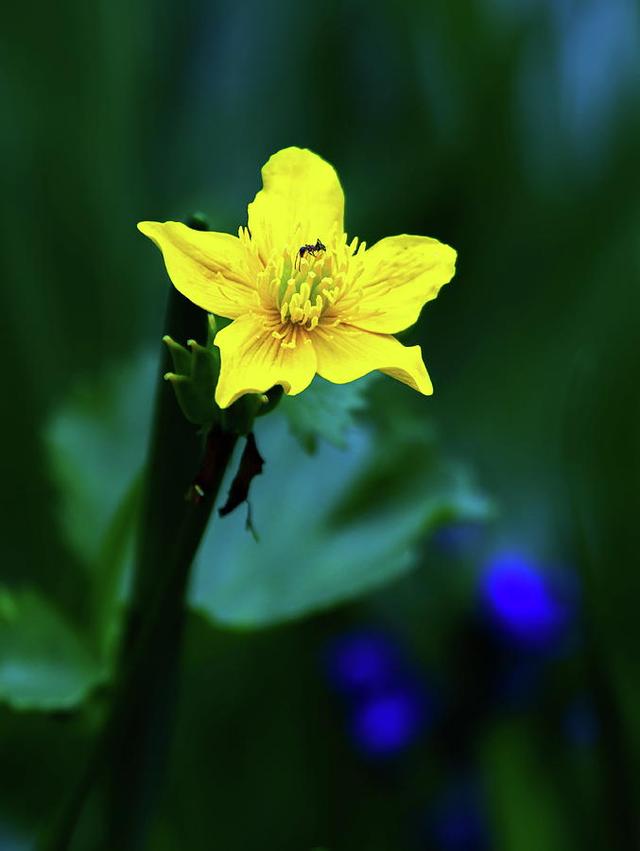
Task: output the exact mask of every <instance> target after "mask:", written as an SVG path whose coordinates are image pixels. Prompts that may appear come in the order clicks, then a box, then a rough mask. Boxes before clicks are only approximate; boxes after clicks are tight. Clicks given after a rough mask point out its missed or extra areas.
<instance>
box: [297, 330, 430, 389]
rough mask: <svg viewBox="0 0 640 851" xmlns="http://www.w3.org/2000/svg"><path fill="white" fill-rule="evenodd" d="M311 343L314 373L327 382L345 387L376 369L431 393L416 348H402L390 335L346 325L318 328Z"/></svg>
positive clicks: (418, 348)
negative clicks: (315, 369)
mask: <svg viewBox="0 0 640 851" xmlns="http://www.w3.org/2000/svg"><path fill="white" fill-rule="evenodd" d="M312 341H313V347H314V349H315V350H316V356H317V358H318V366H317V369H318V374H319V375H321V376H322V377H323V378H326V379H327V380H328V381H333V382H334V383H335V384H346V383H347V381H355V379H356V378H361V377H362V376H363V375H366V374H367V373H369V372H373V370H375V369H379V370H380V371H381V372H384V373H386V374H387V375H390V376H391V377H392V378H396V379H397V380H398V381H402V382H403V383H404V384H408V385H409V387H413V389H414V390H418V392H420V393H424V394H425V395H426V396H428V395H430V394H431V393H433V387H432V385H431V381H430V379H429V375H428V374H427V370H426V367H425V365H424V362H423V360H422V351H421V349H420V346H403V345H402V343H399V342H398V341H397V340H396V339H395V337H392V336H391V335H390V334H372V333H371V332H370V331H363V330H361V329H360V328H354V327H352V326H350V325H338V326H336V327H332V328H330V329H328V328H326V327H324V328H323V327H322V326H318V327H317V328H315V329H314V331H313V334H312Z"/></svg>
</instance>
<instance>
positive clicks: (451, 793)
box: [429, 783, 489, 851]
mask: <svg viewBox="0 0 640 851" xmlns="http://www.w3.org/2000/svg"><path fill="white" fill-rule="evenodd" d="M429 834H430V839H431V843H432V844H433V846H435V847H436V848H437V849H439V851H440V849H441V851H484V849H486V848H488V847H489V842H488V828H487V819H486V816H485V813H484V810H483V808H482V805H481V800H480V795H479V794H478V791H477V790H476V788H475V787H474V786H473V785H472V784H470V783H459V784H456V785H454V786H452V787H451V788H450V789H448V790H447V792H446V793H445V794H444V795H443V796H442V797H441V799H440V800H439V801H438V802H437V803H436V804H435V806H434V808H433V810H432V812H431V814H430V817H429Z"/></svg>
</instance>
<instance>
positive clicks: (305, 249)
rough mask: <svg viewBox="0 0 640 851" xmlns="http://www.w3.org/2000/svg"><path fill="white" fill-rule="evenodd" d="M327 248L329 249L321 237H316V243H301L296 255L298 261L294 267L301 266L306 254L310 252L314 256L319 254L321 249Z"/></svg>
mask: <svg viewBox="0 0 640 851" xmlns="http://www.w3.org/2000/svg"><path fill="white" fill-rule="evenodd" d="M326 250H327V246H326V245H325V244H324V243H323V242H320V237H318V239H316V244H315V245H309V244H307V245H301V246H300V248H299V249H298V253H297V255H296V261H295V263H294V266H293V268H294V269H299V268H300V261H301V260H302V258H303V257H304V255H305V254H310V255H311V256H312V257H315V256H316V255H317V254H318V252H319V251H326Z"/></svg>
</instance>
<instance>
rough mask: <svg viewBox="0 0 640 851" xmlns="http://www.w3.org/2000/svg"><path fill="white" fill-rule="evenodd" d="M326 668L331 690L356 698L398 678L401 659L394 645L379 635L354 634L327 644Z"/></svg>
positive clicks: (364, 632) (368, 630)
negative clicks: (332, 688)
mask: <svg viewBox="0 0 640 851" xmlns="http://www.w3.org/2000/svg"><path fill="white" fill-rule="evenodd" d="M327 668H328V673H329V678H330V680H331V682H332V683H333V685H334V687H335V688H337V689H338V690H339V691H341V692H342V693H344V694H347V695H349V694H351V695H356V694H362V693H368V692H374V691H377V690H380V689H382V688H384V687H385V686H388V685H389V684H390V683H391V682H393V681H394V680H395V679H396V678H397V677H398V676H401V671H402V668H403V659H402V654H401V652H400V650H399V648H398V646H397V644H396V643H395V642H394V641H392V640H391V639H390V637H389V636H387V635H386V634H384V633H383V632H380V631H376V630H373V629H366V630H364V629H363V630H354V631H353V632H349V633H346V634H344V635H341V636H339V637H338V638H336V639H334V641H332V642H331V644H330V645H329V648H328V651H327Z"/></svg>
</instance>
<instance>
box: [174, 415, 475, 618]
mask: <svg viewBox="0 0 640 851" xmlns="http://www.w3.org/2000/svg"><path fill="white" fill-rule="evenodd" d="M261 426H262V424H261ZM257 437H258V442H259V445H260V449H261V452H262V454H263V455H264V457H265V459H266V464H265V469H264V473H263V475H262V476H261V477H260V479H257V480H256V481H255V482H254V484H253V487H252V499H251V502H252V514H253V522H254V524H255V526H256V530H257V532H258V534H259V536H260V542H259V544H256V542H255V541H254V540H253V539H252V538H251V537H250V536H249V535H247V533H246V531H245V528H244V525H245V524H244V517H243V516H242V512H237V514H236V515H232V516H230V517H228V518H225V519H224V520H216V521H215V522H214V523H213V524H212V525H211V527H210V529H209V532H208V534H207V536H206V538H205V540H204V543H203V546H202V549H201V551H200V555H199V557H198V564H197V570H196V574H195V578H194V583H193V588H192V594H191V600H192V603H193V605H194V606H195V607H197V608H199V609H201V610H203V611H204V612H206V613H207V614H209V616H210V617H212V618H213V619H215V620H216V621H219V622H222V623H226V624H229V625H233V626H242V627H259V626H266V625H269V624H272V623H277V622H279V621H282V620H287V619H289V618H294V617H300V616H302V615H305V614H308V613H309V612H313V611H316V610H318V609H321V608H324V607H327V606H331V605H335V604H336V603H339V602H342V601H345V600H348V599H351V598H353V597H355V596H357V595H359V594H362V593H364V592H366V591H369V590H371V589H373V588H375V587H377V586H379V585H381V584H383V583H385V582H388V581H390V580H392V579H395V578H397V577H398V576H401V575H402V574H403V573H405V572H407V571H408V570H411V569H412V568H413V567H415V565H416V562H417V559H416V545H417V543H418V541H419V540H420V539H421V537H422V536H423V535H424V534H425V533H426V532H429V531H432V530H433V529H434V528H435V527H436V526H437V525H439V524H440V523H442V522H445V521H451V520H468V519H480V518H482V517H484V516H486V514H487V512H488V504H487V503H486V501H485V500H484V499H483V498H482V497H481V496H480V495H479V494H478V492H477V491H476V490H475V489H474V488H473V486H472V485H471V483H470V481H469V480H468V477H467V476H466V475H464V474H463V472H462V471H461V469H460V468H459V467H458V466H457V465H453V464H450V463H448V462H446V461H443V460H439V461H438V462H436V461H435V459H434V453H435V451H436V450H435V448H434V446H433V445H432V444H431V441H430V440H429V439H428V438H424V437H423V438H419V437H418V436H417V435H413V436H412V442H411V444H410V445H407V444H406V443H405V440H404V435H401V434H399V433H396V434H395V435H394V434H389V433H385V434H383V435H380V436H379V437H378V438H377V439H374V437H373V436H372V434H371V433H370V432H368V431H366V430H364V429H362V428H359V429H354V430H353V431H352V432H351V440H350V444H349V447H348V450H339V449H337V448H335V447H333V446H329V445H327V444H320V446H319V448H318V451H317V454H316V455H315V456H314V457H313V458H309V457H308V456H307V455H305V453H304V451H303V450H302V449H300V448H299V447H298V446H296V445H295V444H294V443H293V442H292V441H291V439H290V437H289V436H288V434H287V431H286V428H285V426H284V424H283V423H282V421H280V420H279V419H278V418H275V417H274V418H270V419H269V420H267V421H265V422H264V425H263V427H261V428H260V429H259V430H258V433H257ZM422 453H427V455H428V457H429V458H430V459H431V461H430V462H429V464H422V463H421V462H420V458H421V455H422ZM381 464H383V465H384V469H385V470H386V471H387V474H388V476H387V477H385V478H384V479H383V480H379V481H377V480H376V479H375V476H374V474H373V471H376V470H378V469H379V468H380V465H381ZM391 483H392V484H393V486H391ZM359 490H361V498H359V499H358V500H356V499H355V498H354V499H353V500H351V502H349V501H347V502H345V500H344V494H345V492H348V493H354V494H355V493H358V492H359ZM223 524H224V525H223Z"/></svg>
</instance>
